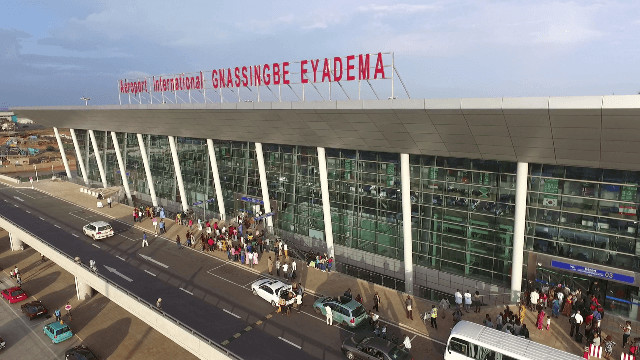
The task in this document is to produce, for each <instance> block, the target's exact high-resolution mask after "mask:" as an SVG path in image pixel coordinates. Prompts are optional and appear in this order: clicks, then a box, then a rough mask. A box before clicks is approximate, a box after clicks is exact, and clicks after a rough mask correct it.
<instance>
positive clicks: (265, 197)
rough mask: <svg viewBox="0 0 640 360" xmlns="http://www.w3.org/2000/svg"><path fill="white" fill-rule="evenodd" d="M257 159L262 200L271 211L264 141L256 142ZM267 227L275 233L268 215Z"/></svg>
mask: <svg viewBox="0 0 640 360" xmlns="http://www.w3.org/2000/svg"><path fill="white" fill-rule="evenodd" d="M256 159H257V160H258V172H259V173H260V188H261V189H262V201H263V202H264V212H265V213H266V214H268V213H270V212H271V202H270V201H269V188H268V187H267V170H266V169H265V167H264V154H263V152H262V143H258V142H257V143H256ZM267 228H268V229H269V232H271V233H273V219H272V217H271V216H269V217H267Z"/></svg>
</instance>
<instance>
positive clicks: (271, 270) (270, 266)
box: [267, 256, 273, 275]
mask: <svg viewBox="0 0 640 360" xmlns="http://www.w3.org/2000/svg"><path fill="white" fill-rule="evenodd" d="M267 269H269V275H273V260H271V256H269V259H267Z"/></svg>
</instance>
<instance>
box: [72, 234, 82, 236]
mask: <svg viewBox="0 0 640 360" xmlns="http://www.w3.org/2000/svg"><path fill="white" fill-rule="evenodd" d="M71 235H73V236H75V237H80V236H78V234H71Z"/></svg>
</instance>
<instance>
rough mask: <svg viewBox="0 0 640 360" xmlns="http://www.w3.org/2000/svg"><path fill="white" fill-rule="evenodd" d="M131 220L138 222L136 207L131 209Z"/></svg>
mask: <svg viewBox="0 0 640 360" xmlns="http://www.w3.org/2000/svg"><path fill="white" fill-rule="evenodd" d="M133 222H134V223H135V222H138V209H135V208H134V209H133Z"/></svg>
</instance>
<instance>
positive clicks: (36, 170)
mask: <svg viewBox="0 0 640 360" xmlns="http://www.w3.org/2000/svg"><path fill="white" fill-rule="evenodd" d="M33 170H34V171H35V172H36V182H39V180H38V167H37V166H36V165H35V164H34V165H33Z"/></svg>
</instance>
